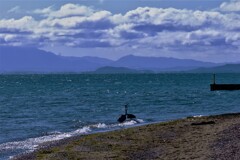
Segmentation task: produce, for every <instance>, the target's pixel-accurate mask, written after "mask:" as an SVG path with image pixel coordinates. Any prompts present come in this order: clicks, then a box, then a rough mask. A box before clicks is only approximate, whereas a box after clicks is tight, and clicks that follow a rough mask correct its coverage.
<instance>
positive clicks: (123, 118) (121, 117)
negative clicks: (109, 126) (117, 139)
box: [118, 115, 127, 123]
mask: <svg viewBox="0 0 240 160" xmlns="http://www.w3.org/2000/svg"><path fill="white" fill-rule="evenodd" d="M126 119H127V116H126V115H121V116H120V117H119V118H118V122H120V123H122V122H124V121H125V120H126Z"/></svg>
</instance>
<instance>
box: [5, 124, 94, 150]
mask: <svg viewBox="0 0 240 160" xmlns="http://www.w3.org/2000/svg"><path fill="white" fill-rule="evenodd" d="M90 131H91V129H90V127H83V128H81V129H77V130H75V131H72V132H67V133H61V132H55V133H54V132H52V134H51V135H47V136H42V137H37V138H29V139H26V140H24V141H15V142H7V143H3V144H0V151H1V150H16V149H25V150H28V151H30V152H31V151H34V150H35V149H36V148H37V147H38V146H39V145H40V144H42V143H45V142H51V141H57V140H61V139H64V138H68V137H72V136H76V135H81V134H86V133H88V132H90Z"/></svg>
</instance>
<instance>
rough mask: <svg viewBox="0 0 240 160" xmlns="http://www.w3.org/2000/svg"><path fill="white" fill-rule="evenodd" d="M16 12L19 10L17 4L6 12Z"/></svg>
mask: <svg viewBox="0 0 240 160" xmlns="http://www.w3.org/2000/svg"><path fill="white" fill-rule="evenodd" d="M18 12H20V7H19V6H15V7H13V8H11V9H10V10H8V13H18Z"/></svg>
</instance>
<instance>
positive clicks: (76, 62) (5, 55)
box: [0, 46, 218, 73]
mask: <svg viewBox="0 0 240 160" xmlns="http://www.w3.org/2000/svg"><path fill="white" fill-rule="evenodd" d="M217 65H218V64H215V63H208V62H201V61H196V60H189V59H176V58H164V57H138V56H133V55H129V56H125V57H122V58H120V59H119V60H117V61H112V60H108V59H105V58H98V57H64V56H59V55H55V54H54V53H51V52H46V51H43V50H39V49H36V48H23V47H3V46H1V47H0V72H47V73H49V72H89V71H95V70H96V73H97V72H109V73H113V72H128V73H131V72H136V71H137V70H140V72H145V71H146V70H148V71H153V72H174V71H187V70H192V69H197V68H199V67H213V66H217ZM106 66H109V67H120V68H101V67H106ZM122 67H123V68H122ZM99 68H100V69H99ZM97 69H99V70H97ZM142 70H145V71H142Z"/></svg>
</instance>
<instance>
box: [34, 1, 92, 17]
mask: <svg viewBox="0 0 240 160" xmlns="http://www.w3.org/2000/svg"><path fill="white" fill-rule="evenodd" d="M93 12H94V10H93V9H92V8H90V7H86V6H81V5H78V4H72V3H68V4H65V5H63V6H61V7H60V9H59V10H54V9H53V7H52V6H50V7H47V8H44V9H36V10H35V11H34V13H36V14H41V15H43V16H45V17H49V18H65V17H71V16H88V15H91V14H92V13H93Z"/></svg>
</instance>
